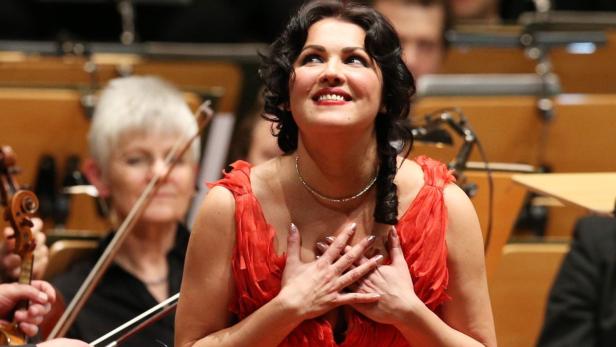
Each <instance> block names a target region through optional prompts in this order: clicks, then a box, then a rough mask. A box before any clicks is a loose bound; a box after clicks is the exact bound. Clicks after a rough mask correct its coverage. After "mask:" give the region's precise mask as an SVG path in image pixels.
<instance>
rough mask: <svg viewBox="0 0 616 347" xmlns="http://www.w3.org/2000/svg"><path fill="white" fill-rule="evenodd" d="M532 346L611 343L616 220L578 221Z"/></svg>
mask: <svg viewBox="0 0 616 347" xmlns="http://www.w3.org/2000/svg"><path fill="white" fill-rule="evenodd" d="M538 346H540V347H549V346H559V347H563V346H575V347H581V346H597V347H599V346H601V347H603V346H606V347H607V346H610V347H612V346H616V219H614V218H609V217H585V218H582V219H581V220H580V221H578V223H577V225H576V227H575V230H574V235H573V240H572V243H571V250H570V251H569V253H568V254H567V256H566V257H565V259H564V261H563V264H562V265H561V269H560V272H559V274H558V276H557V277H556V280H555V282H554V285H553V287H552V291H551V292H550V296H549V300H548V304H547V311H546V316H545V322H544V326H543V330H542V332H541V336H540V338H539V342H538Z"/></svg>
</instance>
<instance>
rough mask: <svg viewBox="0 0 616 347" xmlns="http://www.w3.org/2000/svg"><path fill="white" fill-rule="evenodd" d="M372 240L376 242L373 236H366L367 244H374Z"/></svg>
mask: <svg viewBox="0 0 616 347" xmlns="http://www.w3.org/2000/svg"><path fill="white" fill-rule="evenodd" d="M374 240H376V236H374V235H370V236H368V243H372V242H374Z"/></svg>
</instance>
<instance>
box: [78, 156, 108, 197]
mask: <svg viewBox="0 0 616 347" xmlns="http://www.w3.org/2000/svg"><path fill="white" fill-rule="evenodd" d="M83 174H84V175H85V176H86V178H87V179H88V181H89V182H90V184H92V185H93V186H94V187H95V188H96V190H98V195H99V196H100V197H101V198H108V197H109V195H110V193H111V192H110V189H109V185H108V184H107V183H106V182H105V180H104V178H103V171H102V169H101V168H100V166H99V165H98V164H97V163H96V162H95V161H94V159H92V158H88V159H86V160H85V161H84V163H83Z"/></svg>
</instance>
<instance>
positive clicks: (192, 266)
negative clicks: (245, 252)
mask: <svg viewBox="0 0 616 347" xmlns="http://www.w3.org/2000/svg"><path fill="white" fill-rule="evenodd" d="M234 205H235V202H234V200H233V196H232V195H231V193H230V192H228V191H227V190H226V189H224V188H219V187H216V188H214V189H212V191H210V193H209V194H208V196H207V197H206V199H205V201H204V203H203V204H202V206H201V208H200V211H199V214H198V216H197V220H196V222H195V225H194V227H193V230H192V234H191V238H190V242H189V246H188V253H187V256H186V263H185V266H184V279H183V283H182V289H181V294H180V302H179V306H178V312H177V316H176V324H175V326H176V336H175V340H176V341H175V345H176V346H179V347H188V346H193V347H205V346H234V347H235V346H251V347H259V346H277V345H278V344H280V342H281V341H282V340H283V339H284V338H285V337H286V336H287V335H288V334H289V333H290V332H291V331H292V330H293V329H294V328H295V327H296V326H297V325H299V324H300V323H301V322H302V321H303V320H305V319H308V318H312V317H316V316H318V315H321V314H323V313H324V312H326V311H329V310H330V309H332V308H334V307H336V306H339V305H344V304H351V303H359V302H374V301H376V300H378V298H379V296H378V295H374V294H356V293H340V290H341V289H342V288H345V287H347V286H348V285H349V284H351V283H353V282H354V281H356V280H358V279H359V278H361V277H362V276H363V275H364V274H366V273H367V272H369V271H371V270H372V269H374V267H375V266H376V265H377V262H376V259H373V260H372V261H369V262H366V264H365V265H363V266H359V267H357V268H355V269H353V270H350V271H348V272H346V273H345V274H344V275H342V273H343V272H344V271H345V270H347V269H348V268H349V267H351V266H352V264H353V262H355V260H357V259H358V258H359V257H361V256H362V254H363V252H364V251H365V249H366V248H367V247H368V246H369V245H370V243H371V240H369V239H365V240H363V241H362V242H359V243H358V244H357V245H355V246H353V247H352V250H351V251H350V252H348V254H347V255H345V256H342V257H341V256H340V252H341V250H342V249H343V248H344V247H345V245H346V244H347V242H348V240H349V239H350V237H351V235H352V234H353V232H354V228H349V229H348V230H346V231H344V232H343V233H341V235H340V236H338V237H337V238H336V241H335V242H334V244H333V245H332V247H331V250H330V251H329V253H328V252H326V254H324V255H323V256H322V257H320V258H319V259H318V260H316V261H313V262H309V263H304V262H302V261H301V259H300V235H299V231H298V230H297V228H295V227H294V226H292V227H291V228H290V232H289V236H288V239H287V253H288V255H287V263H286V266H285V270H284V273H283V278H282V288H281V291H280V293H279V294H278V295H277V296H276V297H275V298H274V299H273V300H272V301H270V302H268V303H266V304H265V305H263V306H262V307H261V308H259V309H258V310H256V311H255V312H253V313H252V314H251V315H250V316H248V317H246V318H245V319H243V320H242V321H240V322H239V323H237V324H235V325H232V326H231V318H232V317H231V314H230V313H229V311H228V305H229V302H230V300H231V298H232V297H233V296H234V290H235V286H234V283H233V276H232V271H231V255H232V251H233V247H234V244H235V218H234V213H235V206H234ZM264 332H267V333H264Z"/></svg>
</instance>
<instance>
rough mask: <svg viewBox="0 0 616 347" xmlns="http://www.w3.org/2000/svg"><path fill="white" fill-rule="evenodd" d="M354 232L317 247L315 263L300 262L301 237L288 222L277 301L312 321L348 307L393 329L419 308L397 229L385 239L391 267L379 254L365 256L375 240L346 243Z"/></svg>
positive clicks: (331, 239) (350, 231)
mask: <svg viewBox="0 0 616 347" xmlns="http://www.w3.org/2000/svg"><path fill="white" fill-rule="evenodd" d="M355 230H356V225H355V224H352V225H351V226H350V227H349V228H346V229H345V230H344V231H343V232H342V233H340V235H338V236H337V237H335V238H334V237H328V238H327V243H318V244H317V247H318V249H319V250H320V251H321V252H322V254H321V255H320V256H319V257H318V258H317V259H316V260H314V261H311V262H303V261H302V260H301V259H300V233H299V231H298V229H297V227H296V226H295V225H294V224H291V227H290V231H289V236H288V239H287V262H286V266H285V270H284V272H283V275H282V287H281V291H280V293H279V299H280V300H282V301H283V302H284V303H285V304H286V305H287V307H290V308H292V309H293V310H295V312H296V313H297V314H298V315H299V317H302V318H303V319H310V318H314V317H318V316H320V315H322V314H324V313H326V312H327V311H330V310H331V309H333V308H336V307H338V306H341V305H351V306H352V307H354V308H355V309H356V310H357V311H359V312H360V313H362V314H364V315H365V316H367V317H368V318H370V319H372V320H374V321H376V322H379V323H383V324H394V325H395V324H397V323H400V322H401V321H403V320H404V319H406V318H408V314H412V312H413V310H414V309H415V308H416V307H417V305H418V304H421V301H420V300H419V298H418V297H417V295H416V294H415V291H414V289H413V282H412V279H411V275H410V273H409V269H408V266H407V264H406V261H405V259H404V254H403V253H402V249H401V247H400V240H399V239H398V235H397V233H396V230H395V228H394V227H391V229H390V232H389V236H388V237H389V242H388V243H389V253H390V256H391V264H383V261H382V260H383V256H382V255H376V256H373V257H371V258H367V257H366V256H365V255H364V254H365V252H366V251H367V250H368V248H369V247H370V246H371V245H372V243H373V242H374V240H375V237H374V236H368V237H366V238H364V239H363V240H361V241H360V242H358V243H357V244H356V245H353V246H351V245H349V240H350V239H351V237H352V236H353V234H354V233H355Z"/></svg>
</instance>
